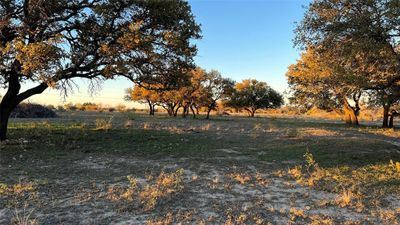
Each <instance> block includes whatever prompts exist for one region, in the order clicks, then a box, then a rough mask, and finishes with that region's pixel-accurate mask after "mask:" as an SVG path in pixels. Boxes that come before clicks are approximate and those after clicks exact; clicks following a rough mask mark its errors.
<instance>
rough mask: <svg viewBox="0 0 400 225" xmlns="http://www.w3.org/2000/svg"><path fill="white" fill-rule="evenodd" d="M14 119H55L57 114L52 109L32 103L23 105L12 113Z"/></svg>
mask: <svg viewBox="0 0 400 225" xmlns="http://www.w3.org/2000/svg"><path fill="white" fill-rule="evenodd" d="M11 117H14V118H53V117H57V114H56V113H55V112H54V111H53V110H52V109H50V108H48V107H45V106H42V105H39V104H32V103H21V104H19V105H18V106H17V107H16V108H15V109H14V110H13V111H12V113H11Z"/></svg>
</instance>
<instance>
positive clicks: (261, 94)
mask: <svg viewBox="0 0 400 225" xmlns="http://www.w3.org/2000/svg"><path fill="white" fill-rule="evenodd" d="M282 104H283V97H282V95H281V94H279V93H278V92H277V91H275V90H274V89H272V88H271V87H270V86H268V85H267V83H265V82H261V81H257V80H254V79H248V80H243V81H242V82H240V83H237V84H236V86H235V90H234V91H233V93H232V95H231V97H230V99H229V101H228V102H227V105H228V106H230V107H233V108H241V109H244V110H246V111H247V112H248V113H249V115H250V116H251V117H254V115H255V113H256V111H257V110H258V109H274V108H279V107H280V106H281V105H282Z"/></svg>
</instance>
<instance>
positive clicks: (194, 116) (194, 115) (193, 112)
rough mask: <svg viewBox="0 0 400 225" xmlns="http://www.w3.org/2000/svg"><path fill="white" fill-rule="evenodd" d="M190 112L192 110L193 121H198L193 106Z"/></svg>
mask: <svg viewBox="0 0 400 225" xmlns="http://www.w3.org/2000/svg"><path fill="white" fill-rule="evenodd" d="M190 110H192V114H193V119H196V112H195V111H194V108H193V106H190Z"/></svg>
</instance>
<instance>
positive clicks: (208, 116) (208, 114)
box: [206, 108, 212, 119]
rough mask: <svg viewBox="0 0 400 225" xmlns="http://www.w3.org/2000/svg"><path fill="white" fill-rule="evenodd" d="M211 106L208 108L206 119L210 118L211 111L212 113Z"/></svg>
mask: <svg viewBox="0 0 400 225" xmlns="http://www.w3.org/2000/svg"><path fill="white" fill-rule="evenodd" d="M211 110H212V109H211V108H208V110H207V117H206V119H210V113H211Z"/></svg>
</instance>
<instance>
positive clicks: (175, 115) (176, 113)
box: [174, 106, 181, 117]
mask: <svg viewBox="0 0 400 225" xmlns="http://www.w3.org/2000/svg"><path fill="white" fill-rule="evenodd" d="M180 108H181V107H180V106H178V107H176V109H175V111H174V117H177V116H178V111H179V109H180Z"/></svg>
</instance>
